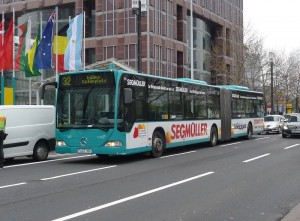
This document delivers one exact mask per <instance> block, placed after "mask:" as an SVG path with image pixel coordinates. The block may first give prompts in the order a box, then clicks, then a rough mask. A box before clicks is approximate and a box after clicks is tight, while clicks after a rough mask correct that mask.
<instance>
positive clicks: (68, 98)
mask: <svg viewBox="0 0 300 221" xmlns="http://www.w3.org/2000/svg"><path fill="white" fill-rule="evenodd" d="M50 84H52V85H55V86H56V87H57V98H56V152H58V153H79V154H96V155H97V156H99V157H100V156H104V155H129V154H134V153H141V152H149V153H151V155H152V156H153V157H160V156H161V155H162V154H163V152H164V150H165V149H167V148H172V147H179V146H184V145H189V144H197V143H203V142H208V143H209V144H210V146H215V145H216V144H217V142H221V141H227V140H230V139H232V138H236V137H245V138H247V139H251V137H252V135H253V134H259V133H261V132H262V131H263V116H264V107H263V94H262V93H260V92H254V91H250V90H249V89H248V88H245V87H240V86H234V85H226V86H212V85H208V84H207V83H206V82H203V81H198V80H192V79H169V78H163V77H157V76H153V75H146V74H139V73H131V72H127V71H122V70H115V69H110V70H86V71H79V72H68V73H63V74H61V75H60V76H59V79H58V82H54V83H53V82H52V83H46V84H44V85H43V86H42V87H41V96H43V93H44V90H45V86H47V85H50Z"/></svg>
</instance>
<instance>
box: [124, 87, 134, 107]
mask: <svg viewBox="0 0 300 221" xmlns="http://www.w3.org/2000/svg"><path fill="white" fill-rule="evenodd" d="M131 103H132V89H131V88H124V104H131Z"/></svg>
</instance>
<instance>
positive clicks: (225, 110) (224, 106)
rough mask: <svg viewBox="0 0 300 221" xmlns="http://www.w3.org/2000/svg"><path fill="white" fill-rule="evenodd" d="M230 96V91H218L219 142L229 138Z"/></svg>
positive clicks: (223, 89) (224, 89)
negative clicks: (219, 109) (219, 114)
mask: <svg viewBox="0 0 300 221" xmlns="http://www.w3.org/2000/svg"><path fill="white" fill-rule="evenodd" d="M231 94H232V93H231V91H230V90H228V89H226V88H221V90H220V98H221V99H220V106H221V141H224V140H230V138H231V100H232V98H231V96H232V95H231Z"/></svg>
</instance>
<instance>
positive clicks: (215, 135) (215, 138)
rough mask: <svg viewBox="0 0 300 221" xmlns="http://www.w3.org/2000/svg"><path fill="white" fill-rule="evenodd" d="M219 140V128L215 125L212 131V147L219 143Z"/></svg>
mask: <svg viewBox="0 0 300 221" xmlns="http://www.w3.org/2000/svg"><path fill="white" fill-rule="evenodd" d="M217 142H218V132H217V128H216V127H215V126H213V127H212V128H211V131H210V140H209V145H210V146H211V147H214V146H216V145H217Z"/></svg>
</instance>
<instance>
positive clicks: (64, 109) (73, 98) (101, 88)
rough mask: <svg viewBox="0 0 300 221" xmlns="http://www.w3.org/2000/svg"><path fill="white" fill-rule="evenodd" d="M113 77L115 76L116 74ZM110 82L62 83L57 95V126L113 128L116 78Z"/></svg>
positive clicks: (63, 127)
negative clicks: (80, 84) (90, 83)
mask: <svg viewBox="0 0 300 221" xmlns="http://www.w3.org/2000/svg"><path fill="white" fill-rule="evenodd" d="M106 77H107V76H106ZM110 77H111V78H113V75H112V74H111V75H110ZM107 82H110V83H107V84H104V83H101V85H99V84H98V85H96V84H92V85H82V86H78V85H74V86H72V84H71V85H69V86H67V87H63V86H61V87H60V90H58V95H57V107H58V108H57V127H58V128H59V129H72V128H99V129H102V130H105V131H107V130H109V129H111V128H113V127H114V110H115V107H114V104H115V84H114V80H109V81H107ZM119 121H120V120H119Z"/></svg>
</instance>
